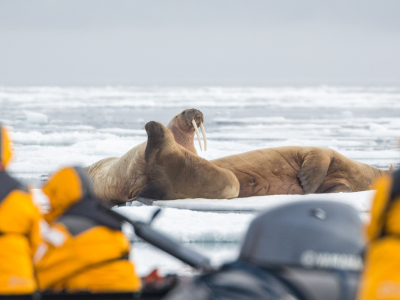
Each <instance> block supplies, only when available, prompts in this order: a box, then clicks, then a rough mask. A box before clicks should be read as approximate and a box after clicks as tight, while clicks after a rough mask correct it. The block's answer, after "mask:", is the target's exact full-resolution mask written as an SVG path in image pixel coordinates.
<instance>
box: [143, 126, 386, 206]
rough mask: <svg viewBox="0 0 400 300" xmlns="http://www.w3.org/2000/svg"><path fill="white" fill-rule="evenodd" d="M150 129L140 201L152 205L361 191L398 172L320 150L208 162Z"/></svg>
mask: <svg viewBox="0 0 400 300" xmlns="http://www.w3.org/2000/svg"><path fill="white" fill-rule="evenodd" d="M146 131H147V134H148V143H147V147H146V151H145V161H146V173H147V185H146V186H145V187H144V188H143V189H142V190H141V191H140V192H139V194H138V196H137V197H138V199H139V200H141V201H142V202H144V203H146V202H148V203H149V204H150V203H151V202H152V200H170V199H184V198H211V199H221V198H233V197H239V198H241V197H251V196H263V195H278V194H300V195H302V194H311V193H338V192H358V191H364V190H368V189H369V187H370V185H371V182H372V181H373V180H374V179H375V178H376V177H379V176H381V175H382V174H384V173H385V172H391V171H392V170H393V165H391V166H390V169H389V171H384V170H380V169H378V168H375V167H372V166H369V165H367V164H363V163H361V162H357V161H354V160H351V159H349V158H347V157H345V156H343V155H341V154H340V153H338V152H337V151H335V150H332V149H326V148H317V147H296V146H294V147H281V148H268V149H262V150H255V151H251V152H247V153H242V154H237V155H232V156H228V157H223V158H220V159H216V160H212V161H205V160H204V159H202V158H199V157H198V156H195V155H193V154H191V153H190V152H188V151H187V150H185V149H183V148H182V147H180V146H179V145H177V144H176V143H174V141H173V138H172V135H171V133H170V132H169V131H168V129H167V128H165V127H163V126H162V125H161V124H159V123H156V122H149V123H147V124H146ZM224 171H225V172H224ZM232 174H234V177H232ZM237 183H239V185H240V189H239V190H238V194H237V195H236V196H235V193H236V187H237Z"/></svg>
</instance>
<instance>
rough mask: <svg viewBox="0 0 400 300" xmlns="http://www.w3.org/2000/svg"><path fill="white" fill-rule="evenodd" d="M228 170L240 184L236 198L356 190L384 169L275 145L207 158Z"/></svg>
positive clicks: (334, 153)
mask: <svg viewBox="0 0 400 300" xmlns="http://www.w3.org/2000/svg"><path fill="white" fill-rule="evenodd" d="M210 162H211V163H213V164H215V165H216V166H218V167H221V168H224V169H226V170H230V171H232V172H233V173H234V174H235V176H236V177H237V179H238V180H239V183H240V192H239V195H238V197H239V198H241V197H251V196H263V195H277V194H312V193H339V192H359V191H365V190H368V189H369V188H370V185H371V183H372V181H373V180H374V179H375V178H377V177H379V176H381V175H382V174H384V173H386V172H392V171H393V165H392V164H391V165H390V169H389V171H384V170H381V169H378V168H375V167H373V166H370V165H367V164H364V163H361V162H357V161H354V160H352V159H350V158H347V157H345V156H343V155H342V154H340V153H339V152H337V151H335V150H332V149H327V148H318V147H299V146H291V147H279V148H267V149H262V150H255V151H250V152H246V153H242V154H237V155H231V156H227V157H223V158H219V159H215V160H212V161H210Z"/></svg>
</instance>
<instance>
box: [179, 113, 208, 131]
mask: <svg viewBox="0 0 400 300" xmlns="http://www.w3.org/2000/svg"><path fill="white" fill-rule="evenodd" d="M181 115H182V116H183V117H184V118H185V123H186V125H187V126H188V128H190V129H193V130H194V128H193V126H192V121H193V120H194V121H195V122H196V125H197V126H198V127H199V126H200V124H202V123H204V116H203V113H202V112H201V111H199V110H198V109H195V108H191V109H185V110H184V111H183V112H182V113H181Z"/></svg>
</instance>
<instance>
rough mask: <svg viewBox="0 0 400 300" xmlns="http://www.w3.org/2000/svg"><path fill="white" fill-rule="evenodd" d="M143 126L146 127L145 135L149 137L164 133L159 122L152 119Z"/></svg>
mask: <svg viewBox="0 0 400 300" xmlns="http://www.w3.org/2000/svg"><path fill="white" fill-rule="evenodd" d="M144 128H145V129H146V132H147V135H148V136H149V137H153V136H158V135H163V134H164V130H163V129H162V127H161V126H160V124H159V123H157V122H154V121H150V122H148V123H146V125H145V126H144Z"/></svg>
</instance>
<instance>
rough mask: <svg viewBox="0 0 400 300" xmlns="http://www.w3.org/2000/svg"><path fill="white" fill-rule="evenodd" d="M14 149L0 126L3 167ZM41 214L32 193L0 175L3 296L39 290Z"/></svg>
mask: <svg viewBox="0 0 400 300" xmlns="http://www.w3.org/2000/svg"><path fill="white" fill-rule="evenodd" d="M10 158H11V147H10V141H9V139H8V135H7V132H6V130H5V129H4V127H2V126H0V166H1V169H4V167H6V166H7V164H8V162H9V160H10ZM39 221H40V214H39V211H38V209H37V207H36V206H35V205H34V203H33V201H32V196H31V194H30V192H29V191H28V189H27V188H26V187H25V186H23V185H21V184H20V183H19V182H18V181H16V180H15V179H13V178H12V177H10V176H9V175H8V174H7V173H6V172H5V171H4V170H2V171H0V295H5V294H7V295H9V294H31V293H33V292H35V290H36V280H35V277H34V269H33V263H32V257H33V255H34V253H35V251H36V247H37V245H38V244H39V241H40V239H39Z"/></svg>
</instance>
